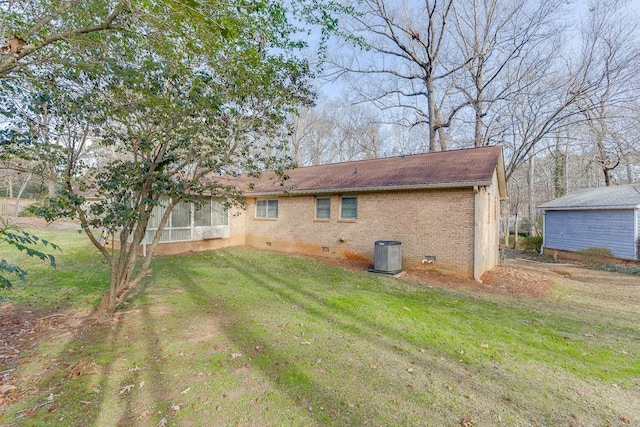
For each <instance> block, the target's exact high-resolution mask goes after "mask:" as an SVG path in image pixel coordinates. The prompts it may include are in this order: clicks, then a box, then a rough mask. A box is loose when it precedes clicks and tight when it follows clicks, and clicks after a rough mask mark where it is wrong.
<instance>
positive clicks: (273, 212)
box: [256, 199, 278, 218]
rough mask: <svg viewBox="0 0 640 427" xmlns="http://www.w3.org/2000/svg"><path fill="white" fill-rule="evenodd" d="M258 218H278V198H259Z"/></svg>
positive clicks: (257, 205)
mask: <svg viewBox="0 0 640 427" xmlns="http://www.w3.org/2000/svg"><path fill="white" fill-rule="evenodd" d="M256 218H278V200H277V199H269V200H258V202H257V203H256Z"/></svg>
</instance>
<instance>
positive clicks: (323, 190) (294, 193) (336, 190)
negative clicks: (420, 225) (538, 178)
mask: <svg viewBox="0 0 640 427" xmlns="http://www.w3.org/2000/svg"><path fill="white" fill-rule="evenodd" d="M491 184H492V181H469V182H464V181H463V182H445V183H437V184H411V185H377V186H372V187H344V188H342V187H335V188H313V189H308V190H296V189H295V188H291V189H288V190H287V189H286V188H284V189H281V190H277V191H247V192H245V193H244V195H245V196H249V197H256V196H276V195H291V196H297V195H311V194H336V193H362V192H370V191H402V190H437V189H451V188H468V187H473V188H474V190H475V189H477V188H478V187H488V186H490V185H491Z"/></svg>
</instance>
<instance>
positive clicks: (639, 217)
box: [634, 207, 640, 260]
mask: <svg viewBox="0 0 640 427" xmlns="http://www.w3.org/2000/svg"><path fill="white" fill-rule="evenodd" d="M635 213H636V215H635V225H634V228H635V230H636V232H635V238H636V241H635V243H636V259H637V260H640V207H638V208H635Z"/></svg>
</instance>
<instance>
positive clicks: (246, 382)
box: [0, 231, 640, 426]
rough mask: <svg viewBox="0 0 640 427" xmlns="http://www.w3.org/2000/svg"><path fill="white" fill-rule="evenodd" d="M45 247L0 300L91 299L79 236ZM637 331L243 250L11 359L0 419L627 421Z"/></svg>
mask: <svg viewBox="0 0 640 427" xmlns="http://www.w3.org/2000/svg"><path fill="white" fill-rule="evenodd" d="M37 234H42V232H39V231H38V232H37ZM45 234H46V233H45ZM45 237H48V238H49V239H51V240H53V241H54V242H56V243H58V244H60V245H61V246H62V247H63V251H64V252H63V253H61V254H59V255H58V256H57V258H58V264H59V267H58V269H56V270H52V269H50V268H47V267H46V266H45V265H43V264H41V263H38V262H36V261H31V260H26V261H25V262H26V264H27V266H28V268H29V270H30V274H29V276H30V282H29V283H27V284H25V285H22V284H18V286H16V288H15V289H14V290H12V291H9V292H3V296H4V298H5V299H10V300H13V301H15V303H16V304H17V305H18V306H25V305H26V306H29V307H33V308H34V309H36V308H38V307H47V308H48V309H49V310H61V311H64V310H67V311H64V312H65V313H67V314H68V315H72V314H73V312H70V311H68V310H69V309H70V307H78V308H80V309H82V310H87V309H89V308H91V307H93V306H95V305H96V304H97V303H98V301H99V298H100V295H101V292H102V291H103V290H104V289H105V284H106V282H107V275H106V265H105V264H104V263H103V262H102V261H101V259H100V257H99V256H98V255H97V254H96V253H95V252H94V251H93V250H92V249H91V248H90V246H89V245H88V244H87V243H86V242H85V241H84V240H83V239H82V237H81V236H79V235H77V234H70V233H69V232H55V233H54V232H51V233H49V234H46V236H45ZM9 256H11V257H12V258H14V259H15V256H14V255H13V254H11V253H3V257H9ZM635 291H636V292H637V288H636V290H635ZM638 325H640V309H639V307H637V306H634V307H628V306H627V307H624V309H623V310H618V309H615V308H606V307H603V306H601V305H597V304H594V305H591V304H589V303H588V301H587V302H585V300H584V299H580V300H575V301H574V300H572V299H570V298H564V297H562V295H561V294H557V295H556V296H554V297H553V298H548V299H526V298H520V299H517V298H512V297H506V296H496V295H484V294H482V295H481V294H473V293H463V292H453V291H446V290H441V289H432V288H429V287H426V286H422V285H418V284H414V283H409V282H405V281H402V280H399V279H394V278H390V277H383V276H378V275H372V274H369V273H365V272H362V273H359V272H351V271H345V270H341V269H338V268H334V267H329V266H326V265H324V264H322V263H320V262H318V261H315V260H312V259H308V258H301V257H295V256H287V255H280V254H274V253H268V252H259V251H255V250H250V249H246V248H234V249H228V250H219V251H214V252H207V253H199V254H189V255H183V256H172V257H164V258H158V259H156V260H155V261H154V263H153V275H152V276H151V277H150V278H149V279H148V280H147V281H146V282H145V283H144V289H141V290H140V291H139V293H138V294H137V295H135V297H134V298H133V299H132V300H131V301H130V302H129V303H128V304H126V306H124V307H122V308H121V310H119V313H118V315H117V317H116V319H115V320H114V321H113V322H112V323H111V324H108V325H96V326H93V327H91V328H89V329H86V328H76V329H73V330H72V333H58V334H57V335H54V336H52V337H51V338H50V339H48V340H47V341H45V342H43V343H41V345H40V346H39V347H37V348H35V349H34V350H33V351H31V352H29V353H27V354H23V355H22V360H21V362H20V364H18V365H17V366H15V367H14V368H15V369H16V375H17V376H19V378H21V381H20V382H19V384H21V387H22V388H23V389H28V388H30V391H29V393H27V395H28V397H27V398H25V399H23V400H21V401H20V402H19V403H17V404H14V405H12V406H9V407H4V408H2V407H0V412H2V413H3V416H2V418H0V423H6V425H34V426H36V425H43V424H46V425H60V426H68V425H78V426H90V425H96V426H109V425H126V426H129V425H149V426H157V425H176V426H202V425H213V426H227V425H232V426H236V425H242V426H266V425H274V426H313V425H318V426H321V425H342V426H364V425H376V426H379V425H387V426H390V425H410V426H416V425H424V426H459V425H461V423H464V422H467V425H473V426H494V425H505V426H528V425H554V426H555V425H563V426H569V425H571V426H573V425H575V426H597V425H602V426H605V425H639V424H640V362H639V360H640V330H639V326H638ZM74 372H77V374H74ZM20 391H25V390H13V391H12V392H20Z"/></svg>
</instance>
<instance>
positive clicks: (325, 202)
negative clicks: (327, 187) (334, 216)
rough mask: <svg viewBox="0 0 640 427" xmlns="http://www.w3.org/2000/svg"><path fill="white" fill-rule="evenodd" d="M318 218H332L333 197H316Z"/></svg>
mask: <svg viewBox="0 0 640 427" xmlns="http://www.w3.org/2000/svg"><path fill="white" fill-rule="evenodd" d="M316 218H317V219H329V218H331V198H329V197H316Z"/></svg>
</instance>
